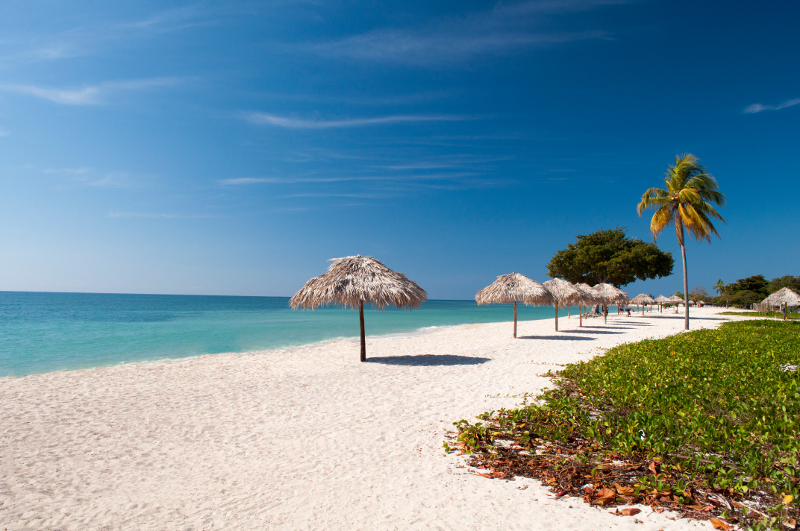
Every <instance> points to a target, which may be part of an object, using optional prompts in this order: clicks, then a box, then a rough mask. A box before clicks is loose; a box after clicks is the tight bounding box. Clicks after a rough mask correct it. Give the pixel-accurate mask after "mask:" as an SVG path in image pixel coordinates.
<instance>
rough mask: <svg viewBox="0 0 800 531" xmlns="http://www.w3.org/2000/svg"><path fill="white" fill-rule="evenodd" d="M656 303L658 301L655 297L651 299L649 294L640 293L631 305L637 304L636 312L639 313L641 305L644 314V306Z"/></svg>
mask: <svg viewBox="0 0 800 531" xmlns="http://www.w3.org/2000/svg"><path fill="white" fill-rule="evenodd" d="M655 303H656V300H655V299H654V298H653V297H651V296H650V295H648V294H647V293H640V294H638V295H637V296H635V297H634V298H632V299H631V304H635V305H636V311H637V312H638V311H639V306H640V305H641V306H642V307H643V308H642V313H644V306H645V305H646V304H655Z"/></svg>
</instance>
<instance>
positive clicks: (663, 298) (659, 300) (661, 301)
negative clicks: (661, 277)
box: [656, 295, 669, 311]
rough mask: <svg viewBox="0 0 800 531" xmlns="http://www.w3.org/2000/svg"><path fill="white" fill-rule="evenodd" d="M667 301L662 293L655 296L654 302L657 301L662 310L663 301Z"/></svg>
mask: <svg viewBox="0 0 800 531" xmlns="http://www.w3.org/2000/svg"><path fill="white" fill-rule="evenodd" d="M667 301H669V299H668V298H666V297H665V296H663V295H659V296H658V297H656V302H657V303H658V305H659V307H660V309H661V311H664V303H665V302H667Z"/></svg>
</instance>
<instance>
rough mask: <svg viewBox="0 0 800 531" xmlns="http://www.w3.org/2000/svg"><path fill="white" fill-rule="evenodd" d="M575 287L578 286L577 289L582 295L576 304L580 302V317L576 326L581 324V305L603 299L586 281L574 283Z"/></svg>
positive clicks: (596, 302) (600, 301)
mask: <svg viewBox="0 0 800 531" xmlns="http://www.w3.org/2000/svg"><path fill="white" fill-rule="evenodd" d="M575 287H576V288H578V291H580V292H581V294H582V295H583V298H582V299H581V301H580V302H579V303H578V304H580V319H578V326H583V306H584V305H585V304H586V305H590V306H593V305H595V304H600V303H602V302H603V301H602V300H601V299H600V298H599V296H598V295H597V294H596V293H595V292H594V290H593V289H592V287H591V286H590V285H589V284H587V283H586V282H581V283H580V284H575Z"/></svg>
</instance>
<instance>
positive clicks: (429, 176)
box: [217, 172, 477, 186]
mask: <svg viewBox="0 0 800 531" xmlns="http://www.w3.org/2000/svg"><path fill="white" fill-rule="evenodd" d="M475 175H477V173H475V172H448V173H423V174H419V173H417V174H411V175H409V174H405V173H402V174H394V175H334V176H310V177H238V178H232V179H221V180H219V181H217V182H218V183H219V184H220V185H222V186H244V185H254V184H309V183H318V184H326V183H330V184H335V183H346V182H389V181H409V182H410V181H433V180H452V179H461V178H464V177H473V176H475Z"/></svg>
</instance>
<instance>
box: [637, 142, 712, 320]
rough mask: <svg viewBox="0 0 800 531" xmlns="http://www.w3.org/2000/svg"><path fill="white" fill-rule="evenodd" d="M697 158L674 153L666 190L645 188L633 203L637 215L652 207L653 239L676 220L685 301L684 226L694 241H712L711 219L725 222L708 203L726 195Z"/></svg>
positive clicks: (687, 279)
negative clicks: (640, 196)
mask: <svg viewBox="0 0 800 531" xmlns="http://www.w3.org/2000/svg"><path fill="white" fill-rule="evenodd" d="M698 160H699V159H698V158H697V157H695V156H694V155H692V154H686V155H678V156H676V157H675V165H673V166H670V167H669V168H668V169H667V175H666V182H667V189H666V190H662V189H661V188H650V189H648V190H647V191H646V192H645V193H644V194H643V195H642V200H641V201H640V202H639V204H638V205H637V206H636V212H637V213H638V214H639V217H641V215H642V212H644V211H645V209H648V208H653V209H655V213H654V214H653V219H651V220H650V232H651V233H652V234H653V241H655V240H656V239H657V238H658V235H659V234H661V232H662V231H663V230H664V229H665V228H667V227H668V226H669V224H670V223H673V222H674V223H675V233H676V234H677V235H678V244H679V245H680V246H681V255H682V257H683V291H684V300H687V301H688V299H689V278H688V276H687V274H686V247H685V246H684V242H683V232H684V231H683V229H684V228H685V229H686V230H687V231H689V234H691V235H692V236H694V238H695V239H696V240H698V241H702V240H707V241H708V242H709V243H711V235H715V236H717V237H718V238H719V233H717V229H716V228H715V227H714V224H713V223H712V222H711V219H710V218H715V219H718V220H720V221H721V222H723V223H725V220H724V219H722V216H720V215H719V213H718V212H717V211H716V210H714V207H713V206H711V203H714V204H716V205H719V206H724V205H725V196H724V195H722V194H721V193H720V191H719V185H717V180H716V179H714V177H712V176H711V175H709V174H707V173H706V169H705V168H704V167H702V166H701V165H700V164H698ZM684 311H685V318H684V328H685V329H686V330H689V305H688V304H687V305H686V308H685V310H684Z"/></svg>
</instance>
